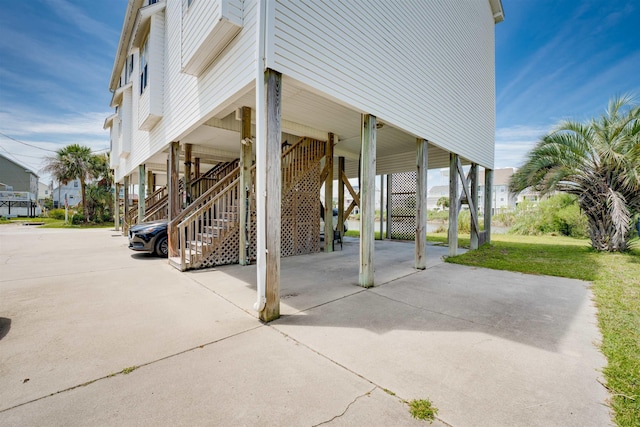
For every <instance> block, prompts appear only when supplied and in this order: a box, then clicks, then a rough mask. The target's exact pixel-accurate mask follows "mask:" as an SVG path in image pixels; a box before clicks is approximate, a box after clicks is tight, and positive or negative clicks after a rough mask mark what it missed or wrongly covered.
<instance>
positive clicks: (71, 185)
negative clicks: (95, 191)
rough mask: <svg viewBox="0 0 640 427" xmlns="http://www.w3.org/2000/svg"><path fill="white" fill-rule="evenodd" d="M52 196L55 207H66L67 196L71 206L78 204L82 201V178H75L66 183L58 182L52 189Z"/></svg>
mask: <svg viewBox="0 0 640 427" xmlns="http://www.w3.org/2000/svg"><path fill="white" fill-rule="evenodd" d="M51 197H53V207H54V208H55V209H58V208H64V200H65V197H66V198H67V204H68V205H69V206H70V207H75V206H78V205H79V204H80V203H81V202H82V189H81V188H80V180H79V179H74V180H72V181H69V182H67V183H66V184H62V183H58V185H57V186H56V187H54V188H53V190H52V191H51Z"/></svg>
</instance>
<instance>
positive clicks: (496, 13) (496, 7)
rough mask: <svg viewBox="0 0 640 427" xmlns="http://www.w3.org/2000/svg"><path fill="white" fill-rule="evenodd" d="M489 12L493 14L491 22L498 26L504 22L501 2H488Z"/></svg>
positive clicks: (491, 0) (492, 0)
mask: <svg viewBox="0 0 640 427" xmlns="http://www.w3.org/2000/svg"><path fill="white" fill-rule="evenodd" d="M489 4H490V5H491V12H492V13H493V22H494V23H495V24H498V23H500V22H502V21H504V9H503V8H502V0H489Z"/></svg>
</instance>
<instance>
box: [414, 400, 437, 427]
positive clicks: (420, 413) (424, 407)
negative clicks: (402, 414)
mask: <svg viewBox="0 0 640 427" xmlns="http://www.w3.org/2000/svg"><path fill="white" fill-rule="evenodd" d="M408 403H409V412H410V413H411V416H413V418H417V419H419V420H426V421H429V423H433V420H434V419H435V418H436V415H437V414H438V408H436V407H435V406H433V404H432V403H431V401H430V400H429V399H421V400H415V399H414V400H412V401H411V402H408Z"/></svg>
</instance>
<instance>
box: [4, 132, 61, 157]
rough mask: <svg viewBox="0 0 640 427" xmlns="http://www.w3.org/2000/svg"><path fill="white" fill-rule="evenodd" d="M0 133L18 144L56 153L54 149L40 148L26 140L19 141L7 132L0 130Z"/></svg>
mask: <svg viewBox="0 0 640 427" xmlns="http://www.w3.org/2000/svg"><path fill="white" fill-rule="evenodd" d="M0 135H2V136H4V137H5V138H9V139H10V140H12V141H15V142H17V143H19V144H23V145H26V146H28V147H33V148H37V149H38V150H42V151H49V152H51V153H57V151H55V150H49V149H47V148H42V147H38V146H37V145H32V144H27V143H26V142H22V141H19V140H17V139H15V138H13V137H11V136H9V135H7V134H4V133H2V132H0Z"/></svg>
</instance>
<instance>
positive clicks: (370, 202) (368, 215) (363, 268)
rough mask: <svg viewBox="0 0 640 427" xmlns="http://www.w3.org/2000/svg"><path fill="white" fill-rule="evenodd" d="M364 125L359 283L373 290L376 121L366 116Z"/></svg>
mask: <svg viewBox="0 0 640 427" xmlns="http://www.w3.org/2000/svg"><path fill="white" fill-rule="evenodd" d="M361 123H362V124H361V135H362V143H361V150H362V156H361V161H360V170H361V172H362V182H361V188H360V267H359V273H360V274H359V277H358V282H359V284H360V286H363V287H365V288H370V287H371V286H373V285H374V278H373V270H374V269H373V256H374V238H375V230H374V222H373V219H374V214H375V195H376V182H375V179H376V117H375V116H372V115H370V114H363V115H362V120H361ZM347 188H348V187H347ZM354 201H355V197H354Z"/></svg>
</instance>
